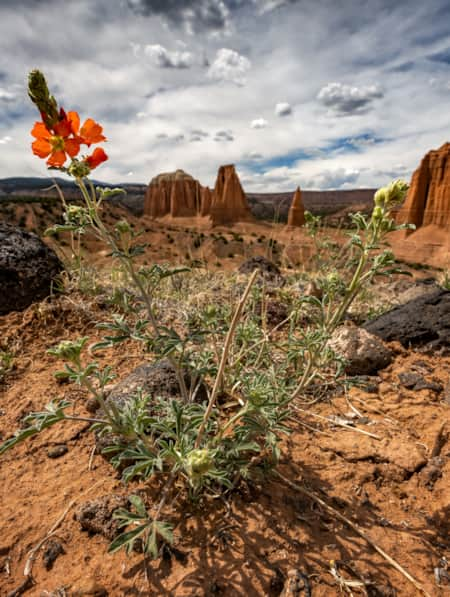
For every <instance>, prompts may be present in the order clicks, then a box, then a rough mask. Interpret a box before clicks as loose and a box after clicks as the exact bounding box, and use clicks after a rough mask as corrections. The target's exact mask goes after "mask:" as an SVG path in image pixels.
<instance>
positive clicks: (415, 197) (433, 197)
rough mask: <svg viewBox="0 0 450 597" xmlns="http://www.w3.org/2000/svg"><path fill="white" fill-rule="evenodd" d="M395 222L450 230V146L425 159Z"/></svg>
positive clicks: (416, 172)
mask: <svg viewBox="0 0 450 597" xmlns="http://www.w3.org/2000/svg"><path fill="white" fill-rule="evenodd" d="M396 221H397V223H399V224H403V223H406V222H407V223H410V224H415V226H416V228H420V227H421V226H428V225H430V224H434V225H435V226H438V227H439V228H446V229H450V143H445V144H444V145H443V146H442V147H440V148H439V149H435V150H432V151H430V152H428V153H427V154H426V155H425V157H424V158H423V159H422V162H421V163H420V166H419V167H418V168H417V170H416V171H415V172H414V174H413V177H412V180H411V187H410V189H409V191H408V196H407V197H406V201H405V203H404V204H403V206H402V207H401V208H400V210H399V211H398V214H397V217H396Z"/></svg>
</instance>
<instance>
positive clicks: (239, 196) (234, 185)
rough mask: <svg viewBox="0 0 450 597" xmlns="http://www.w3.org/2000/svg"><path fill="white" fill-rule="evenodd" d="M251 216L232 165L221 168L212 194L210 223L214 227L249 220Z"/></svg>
mask: <svg viewBox="0 0 450 597" xmlns="http://www.w3.org/2000/svg"><path fill="white" fill-rule="evenodd" d="M251 219H253V218H252V214H251V212H250V208H249V206H248V203H247V198H246V196H245V193H244V190H243V189H242V186H241V182H240V180H239V177H238V175H237V173H236V169H235V167H234V165H232V164H230V165H227V166H221V167H220V168H219V172H218V174H217V180H216V185H215V187H214V191H213V194H212V203H211V221H212V223H213V225H214V226H220V225H225V226H227V225H229V224H233V223H234V222H242V221H248V220H251Z"/></svg>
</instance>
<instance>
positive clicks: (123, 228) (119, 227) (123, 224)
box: [114, 220, 131, 234]
mask: <svg viewBox="0 0 450 597" xmlns="http://www.w3.org/2000/svg"><path fill="white" fill-rule="evenodd" d="M114 228H115V230H116V232H118V233H119V234H128V233H130V232H131V226H130V224H129V223H128V222H127V221H126V220H120V222H117V224H116V225H115V226H114Z"/></svg>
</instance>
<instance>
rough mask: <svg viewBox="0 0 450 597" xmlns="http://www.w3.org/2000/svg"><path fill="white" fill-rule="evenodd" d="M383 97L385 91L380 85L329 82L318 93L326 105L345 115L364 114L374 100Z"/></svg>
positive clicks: (318, 97) (319, 98)
mask: <svg viewBox="0 0 450 597" xmlns="http://www.w3.org/2000/svg"><path fill="white" fill-rule="evenodd" d="M382 97H383V91H382V90H381V87H380V86H379V85H366V86H362V87H352V86H350V85H345V84H343V83H328V85H325V87H322V89H321V90H320V91H319V93H318V95H317V99H318V100H319V101H320V102H321V103H322V104H323V105H324V106H326V107H327V108H330V109H331V110H333V111H335V112H336V113H337V114H340V115H343V116H347V115H351V114H363V113H365V112H366V111H367V110H368V108H369V107H370V104H371V103H372V101H373V100H375V99H379V98H382Z"/></svg>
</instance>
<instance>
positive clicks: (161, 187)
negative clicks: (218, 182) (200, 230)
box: [144, 170, 202, 218]
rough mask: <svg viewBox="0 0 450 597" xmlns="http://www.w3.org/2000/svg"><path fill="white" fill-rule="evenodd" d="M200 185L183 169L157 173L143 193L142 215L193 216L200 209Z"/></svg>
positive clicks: (153, 216) (155, 216) (158, 216)
mask: <svg viewBox="0 0 450 597" xmlns="http://www.w3.org/2000/svg"><path fill="white" fill-rule="evenodd" d="M201 196H202V186H201V185H200V183H199V182H198V180H195V179H194V178H193V177H192V176H190V175H189V174H187V173H186V172H184V171H183V170H177V171H176V172H167V173H164V174H159V175H158V176H156V177H155V178H153V180H152V181H151V182H150V184H149V185H148V187H147V192H146V194H145V204H144V215H149V216H151V217H152V218H161V217H163V216H166V215H170V216H172V217H174V218H180V217H195V216H197V215H199V214H200V210H201Z"/></svg>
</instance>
